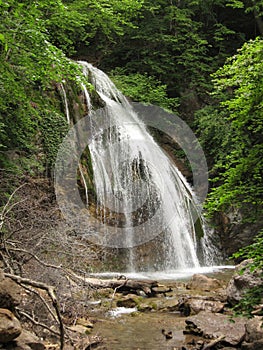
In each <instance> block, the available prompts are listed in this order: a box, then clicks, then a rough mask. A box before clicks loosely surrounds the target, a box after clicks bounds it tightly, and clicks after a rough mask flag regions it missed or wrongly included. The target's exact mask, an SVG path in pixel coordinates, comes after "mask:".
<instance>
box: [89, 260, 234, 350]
mask: <svg viewBox="0 0 263 350" xmlns="http://www.w3.org/2000/svg"><path fill="white" fill-rule="evenodd" d="M200 272H201V271H200ZM203 272H205V271H203ZM206 272H207V273H206V274H207V275H208V276H209V277H213V278H217V279H219V280H223V281H224V282H227V281H228V280H229V278H230V277H231V275H232V273H233V269H232V268H231V267H224V268H223V267H221V269H220V268H214V269H210V270H209V271H206ZM111 277H112V275H111ZM133 277H134V278H135V277H137V278H139V277H142V275H140V276H137V275H136V276H133ZM144 277H145V278H147V277H148V278H150V277H151V278H152V277H154V276H153V275H151V274H150V275H149V274H147V276H144ZM155 277H157V276H155ZM159 277H160V275H159ZM168 277H169V276H167V274H166V275H163V280H161V281H160V279H158V281H159V282H160V283H162V284H166V285H174V286H175V288H174V295H173V296H172V297H170V298H178V297H179V295H180V293H182V294H183V293H184V294H185V293H187V294H192V295H195V294H196V291H187V290H185V289H184V290H182V291H181V290H180V289H178V287H176V283H178V280H181V281H184V282H186V281H187V280H188V279H189V278H190V275H189V273H188V274H186V275H184V276H182V275H181V274H179V273H178V274H177V278H175V279H174V280H172V279H171V278H168ZM170 277H171V275H170ZM163 298H164V297H163ZM158 299H159V300H160V299H161V298H158ZM166 299H167V298H166ZM185 319H186V318H185V317H183V316H181V315H180V313H179V312H178V311H174V312H169V311H166V312H161V311H149V312H137V311H136V308H130V309H129V308H116V307H113V308H111V309H110V310H108V311H107V313H106V314H104V315H103V316H102V317H99V318H98V319H97V322H96V323H95V325H94V329H93V332H92V333H93V334H97V335H100V336H101V337H102V338H103V344H104V346H105V347H103V348H102V349H107V350H148V349H149V350H150V349H151V350H161V349H162V350H166V349H167V350H174V349H176V350H177V349H181V347H182V346H183V345H184V344H186V343H187V342H188V341H190V340H192V339H193V336H188V335H184V334H183V330H184V329H185ZM162 330H164V333H165V334H167V333H168V332H170V331H171V332H172V338H171V339H166V336H165V335H164V334H163V332H162Z"/></svg>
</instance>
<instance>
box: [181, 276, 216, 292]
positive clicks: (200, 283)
mask: <svg viewBox="0 0 263 350" xmlns="http://www.w3.org/2000/svg"><path fill="white" fill-rule="evenodd" d="M186 288H187V289H194V290H199V291H205V292H210V291H213V290H216V289H219V288H221V283H220V282H219V281H218V280H217V279H215V278H210V277H207V276H205V275H201V274H195V275H193V276H192V278H191V280H190V281H189V283H188V284H187V285H186Z"/></svg>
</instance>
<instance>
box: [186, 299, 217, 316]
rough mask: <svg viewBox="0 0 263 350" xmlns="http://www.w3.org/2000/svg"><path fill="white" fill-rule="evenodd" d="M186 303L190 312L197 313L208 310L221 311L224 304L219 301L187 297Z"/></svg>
mask: <svg viewBox="0 0 263 350" xmlns="http://www.w3.org/2000/svg"><path fill="white" fill-rule="evenodd" d="M188 305H189V308H190V312H191V314H193V315H194V314H198V313H199V312H201V311H210V312H213V313H219V312H222V311H223V309H224V304H223V303H221V302H220V301H214V300H204V299H189V300H188Z"/></svg>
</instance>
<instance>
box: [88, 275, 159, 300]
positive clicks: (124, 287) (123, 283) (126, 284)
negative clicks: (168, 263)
mask: <svg viewBox="0 0 263 350" xmlns="http://www.w3.org/2000/svg"><path fill="white" fill-rule="evenodd" d="M85 283H86V284H87V285H88V286H89V287H93V288H112V289H117V290H118V291H129V292H137V291H143V292H144V293H145V294H146V295H148V296H149V295H152V294H156V293H155V292H154V290H153V288H154V287H157V286H158V283H157V282H156V281H148V280H147V281H141V280H131V279H125V280H123V279H121V280H118V279H110V280H106V279H103V280H101V279H97V278H87V279H86V280H85Z"/></svg>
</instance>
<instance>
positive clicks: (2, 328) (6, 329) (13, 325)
mask: <svg viewBox="0 0 263 350" xmlns="http://www.w3.org/2000/svg"><path fill="white" fill-rule="evenodd" d="M21 331H22V329H21V324H20V322H19V320H18V319H17V318H16V317H15V316H14V315H13V313H12V312H11V311H10V310H7V309H0V343H8V342H10V341H11V340H13V339H15V338H17V337H18V336H19V335H20V334H21Z"/></svg>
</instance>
